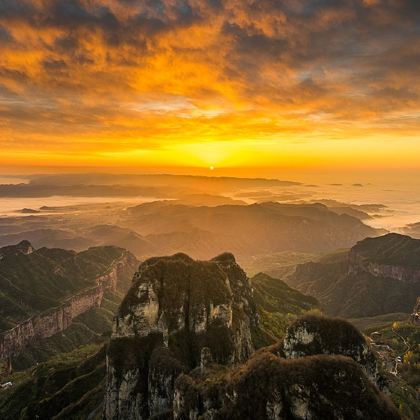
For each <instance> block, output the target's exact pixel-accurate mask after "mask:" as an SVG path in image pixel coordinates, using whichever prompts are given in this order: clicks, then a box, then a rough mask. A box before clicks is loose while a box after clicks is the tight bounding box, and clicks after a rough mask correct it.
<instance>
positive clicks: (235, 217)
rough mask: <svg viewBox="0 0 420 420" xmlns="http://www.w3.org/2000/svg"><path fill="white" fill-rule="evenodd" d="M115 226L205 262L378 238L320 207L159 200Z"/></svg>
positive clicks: (125, 216)
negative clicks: (231, 255) (222, 256)
mask: <svg viewBox="0 0 420 420" xmlns="http://www.w3.org/2000/svg"><path fill="white" fill-rule="evenodd" d="M119 224H120V225H121V226H124V227H127V228H129V229H132V230H135V231H137V232H140V233H141V234H142V235H143V237H145V239H147V240H148V241H149V242H151V243H152V244H154V245H155V247H156V249H158V250H159V252H160V253H162V254H170V253H173V252H178V251H182V252H186V253H189V254H191V255H193V256H194V257H196V258H209V257H210V256H211V255H215V254H217V253H220V252H223V251H224V250H226V249H229V250H230V251H232V252H234V253H235V255H237V256H238V258H239V260H241V261H242V260H243V261H246V260H247V259H248V258H250V257H251V256H255V255H264V254H271V253H274V252H280V251H300V252H326V251H332V250H335V249H337V248H343V247H349V246H352V245H354V243H356V242H357V241H358V240H361V239H364V238H365V237H367V236H375V235H376V234H378V231H376V230H375V229H373V228H371V227H369V226H367V225H364V224H363V223H362V222H361V221H360V220H358V219H356V218H354V217H351V216H348V215H345V214H343V215H339V214H336V213H335V212H333V211H331V210H329V209H328V208H327V207H326V206H324V205H322V204H298V205H293V204H279V203H261V204H252V205H222V206H213V207H208V206H199V207H195V206H187V205H181V204H176V203H173V202H171V201H163V202H153V203H146V204H142V205H140V206H136V207H131V208H129V209H127V211H126V212H125V213H122V214H121V218H120V220H119Z"/></svg>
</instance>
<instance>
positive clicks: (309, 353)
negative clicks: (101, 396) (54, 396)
mask: <svg viewBox="0 0 420 420" xmlns="http://www.w3.org/2000/svg"><path fill="white" fill-rule="evenodd" d="M259 329H260V326H259V321H258V317H257V316H256V311H255V303H254V297H253V292H252V290H251V288H250V286H249V282H248V279H247V277H246V275H245V273H244V272H243V271H242V270H241V269H240V267H239V266H238V265H237V264H236V262H235V260H234V258H233V256H232V255H231V254H223V255H222V256H219V257H217V258H215V259H213V260H211V261H194V260H192V259H191V258H189V257H188V256H186V255H184V254H177V255H174V256H172V257H162V258H152V259H150V260H148V261H146V262H144V263H143V264H142V265H141V266H140V268H139V271H138V272H137V273H136V275H135V277H134V282H133V285H132V287H131V289H130V290H129V292H128V294H127V296H126V297H125V299H124V300H123V302H122V304H121V306H120V309H119V311H118V313H117V316H116V319H115V325H114V330H113V334H112V337H111V341H110V344H109V347H108V351H107V385H106V391H105V392H106V395H105V406H104V417H105V418H106V419H112V420H122V419H124V420H130V419H137V420H141V419H148V418H155V419H171V418H174V419H179V420H184V419H192V420H193V419H207V420H221V419H238V420H239V419H245V420H247V419H249V420H251V419H269V420H277V419H278V420H280V419H302V420H303V419H327V418H331V419H332V418H334V419H335V418H337V419H350V418H351V419H368V420H374V419H377V418H386V419H389V420H394V419H395V420H397V419H399V418H400V416H399V415H398V412H397V411H396V409H395V407H394V406H393V405H392V403H391V402H390V401H389V400H388V399H387V398H386V397H385V396H384V394H382V392H381V391H379V389H378V387H377V386H376V385H375V383H374V382H373V381H375V382H376V383H377V384H378V383H379V381H378V379H379V376H378V375H377V365H376V359H375V356H374V354H373V353H372V352H371V350H370V348H369V346H368V344H367V342H366V341H365V339H364V337H363V336H362V335H361V334H360V333H359V332H358V331H357V330H356V329H355V328H354V327H353V326H352V325H351V324H348V323H347V322H345V321H342V320H336V319H327V318H324V317H318V316H306V317H303V318H301V319H298V320H297V321H296V322H295V323H294V324H292V326H290V327H289V329H288V332H287V334H286V337H285V339H284V341H282V342H280V343H277V344H274V345H272V346H270V347H265V348H262V349H260V350H258V351H256V352H253V350H254V344H253V338H254V334H253V332H254V331H255V330H259ZM255 335H258V334H255ZM371 380H372V381H371Z"/></svg>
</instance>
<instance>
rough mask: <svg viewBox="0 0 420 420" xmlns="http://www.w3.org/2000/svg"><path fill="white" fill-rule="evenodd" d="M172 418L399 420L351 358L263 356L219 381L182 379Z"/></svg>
mask: <svg viewBox="0 0 420 420" xmlns="http://www.w3.org/2000/svg"><path fill="white" fill-rule="evenodd" d="M174 418H175V419H188V418H190V419H191V418H203V419H204V418H205V419H215V420H216V419H232V420H234V419H238V420H239V419H241V420H247V419H249V420H250V419H261V420H263V419H364V420H369V419H370V420H376V419H379V418H386V419H389V420H392V419H395V420H397V419H400V416H399V414H398V412H397V410H396V409H395V407H394V406H393V404H392V403H391V402H390V401H389V400H388V398H387V397H386V396H384V394H382V393H381V392H380V391H378V389H377V388H376V387H375V386H374V385H373V384H372V383H371V382H370V381H369V379H368V378H367V376H366V375H365V373H364V371H363V370H362V369H361V367H360V366H359V365H358V364H357V363H355V362H354V361H353V360H351V359H350V358H347V357H344V356H326V355H322V356H309V357H303V358H299V359H294V360H285V359H281V358H279V357H277V356H275V355H273V354H272V353H270V352H268V351H264V352H259V353H258V354H256V355H255V356H254V357H252V358H251V359H250V360H249V361H248V362H247V363H246V364H245V365H243V366H241V367H238V368H236V369H233V370H232V371H231V372H229V373H228V374H226V375H225V376H223V377H220V376H217V377H215V378H211V377H206V378H204V379H203V378H193V377H191V376H188V375H182V376H180V377H179V378H178V380H177V381H176V384H175V399H174Z"/></svg>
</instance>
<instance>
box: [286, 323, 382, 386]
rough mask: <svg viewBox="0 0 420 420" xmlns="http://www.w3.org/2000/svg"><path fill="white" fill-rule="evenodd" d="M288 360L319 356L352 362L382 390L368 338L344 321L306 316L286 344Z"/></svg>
mask: <svg viewBox="0 0 420 420" xmlns="http://www.w3.org/2000/svg"><path fill="white" fill-rule="evenodd" d="M283 351H284V355H285V357H286V358H288V359H296V358H300V357H305V356H314V355H319V354H326V355H327V354H328V355H343V356H347V357H350V358H352V359H353V360H354V361H355V362H357V363H358V364H359V365H360V366H361V367H362V368H363V369H364V370H365V372H366V374H367V375H368V377H369V378H370V379H371V380H372V381H374V382H376V383H377V384H378V385H380V386H381V382H382V379H381V378H380V375H379V370H378V362H377V360H376V357H375V355H374V354H373V352H372V350H371V348H370V346H369V344H368V343H367V341H366V339H365V337H364V336H363V335H362V334H361V333H360V332H359V331H358V330H357V329H356V328H355V327H354V326H353V325H352V324H350V323H349V322H347V321H345V320H343V319H336V318H324V317H319V316H310V315H307V316H303V317H301V318H299V319H298V320H297V321H295V322H294V323H293V324H292V325H291V326H290V327H289V328H288V329H287V334H286V336H285V337H284V340H283Z"/></svg>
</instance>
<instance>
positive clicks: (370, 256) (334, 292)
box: [284, 233, 420, 318]
mask: <svg viewBox="0 0 420 420" xmlns="http://www.w3.org/2000/svg"><path fill="white" fill-rule="evenodd" d="M284 280H285V281H286V282H287V283H288V284H289V286H291V287H294V288H296V289H298V290H299V291H300V292H302V293H306V294H309V295H311V296H314V297H316V298H317V299H318V300H319V301H320V303H321V306H322V307H323V309H324V310H326V312H327V313H328V314H330V315H334V316H342V317H349V318H358V317H366V316H376V315H382V314H387V313H397V312H403V313H407V314H409V313H411V310H412V308H413V306H414V304H415V302H416V299H417V296H419V295H420V240H418V239H412V238H410V237H408V236H404V235H399V234H396V233H392V234H387V235H384V236H380V237H376V238H367V239H364V240H362V241H360V242H358V243H357V244H356V245H355V246H353V247H352V248H351V249H350V250H348V251H340V252H337V253H335V254H331V255H326V256H324V257H323V258H321V259H319V260H318V261H316V262H308V263H304V264H300V265H297V266H296V269H295V271H294V272H293V273H292V274H291V275H289V276H288V277H287V278H285V279H284Z"/></svg>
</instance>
